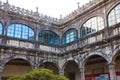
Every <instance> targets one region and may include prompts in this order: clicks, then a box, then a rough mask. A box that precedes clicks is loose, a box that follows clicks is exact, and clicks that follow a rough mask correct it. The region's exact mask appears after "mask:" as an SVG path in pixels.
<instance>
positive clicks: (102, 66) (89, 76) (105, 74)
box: [84, 55, 109, 80]
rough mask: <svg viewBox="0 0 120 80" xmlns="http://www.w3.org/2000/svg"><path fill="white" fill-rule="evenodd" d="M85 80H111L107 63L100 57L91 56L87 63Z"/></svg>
mask: <svg viewBox="0 0 120 80" xmlns="http://www.w3.org/2000/svg"><path fill="white" fill-rule="evenodd" d="M84 67H85V80H109V70H108V65H107V61H106V60H105V59H104V58H103V57H101V56H98V55H93V56H90V57H89V58H88V59H87V60H86V62H85V65H84Z"/></svg>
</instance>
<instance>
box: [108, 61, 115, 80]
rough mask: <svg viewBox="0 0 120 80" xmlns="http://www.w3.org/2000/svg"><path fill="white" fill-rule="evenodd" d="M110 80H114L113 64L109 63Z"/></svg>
mask: <svg viewBox="0 0 120 80" xmlns="http://www.w3.org/2000/svg"><path fill="white" fill-rule="evenodd" d="M108 66H109V74H110V80H116V72H115V63H109V64H108Z"/></svg>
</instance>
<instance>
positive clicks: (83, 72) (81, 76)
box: [80, 68, 85, 80]
mask: <svg viewBox="0 0 120 80" xmlns="http://www.w3.org/2000/svg"><path fill="white" fill-rule="evenodd" d="M80 80H85V68H80Z"/></svg>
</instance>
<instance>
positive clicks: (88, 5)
mask: <svg viewBox="0 0 120 80" xmlns="http://www.w3.org/2000/svg"><path fill="white" fill-rule="evenodd" d="M103 1H104V0H92V1H89V3H86V4H85V5H83V6H82V7H79V8H78V9H77V10H74V11H73V12H72V13H70V14H69V15H67V16H66V17H64V18H63V21H62V22H63V23H65V22H67V21H69V20H71V19H73V18H75V17H76V16H77V15H79V14H82V13H83V12H85V11H86V10H89V9H90V8H91V7H93V6H95V5H97V4H99V3H101V2H103Z"/></svg>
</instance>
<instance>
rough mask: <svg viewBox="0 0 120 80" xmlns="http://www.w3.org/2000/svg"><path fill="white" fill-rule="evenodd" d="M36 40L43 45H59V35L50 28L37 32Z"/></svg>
mask: <svg viewBox="0 0 120 80" xmlns="http://www.w3.org/2000/svg"><path fill="white" fill-rule="evenodd" d="M38 41H39V42H40V44H45V45H53V46H59V45H60V37H59V36H58V35H57V34H56V33H55V32H53V31H51V30H42V31H40V33H39V36H38Z"/></svg>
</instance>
